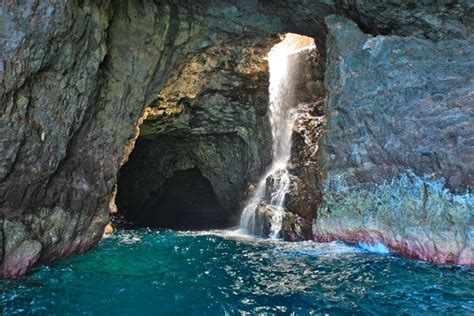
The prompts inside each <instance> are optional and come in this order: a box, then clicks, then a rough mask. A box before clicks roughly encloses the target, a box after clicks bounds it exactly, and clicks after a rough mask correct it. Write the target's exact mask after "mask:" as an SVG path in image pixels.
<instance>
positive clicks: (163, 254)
mask: <svg viewBox="0 0 474 316" xmlns="http://www.w3.org/2000/svg"><path fill="white" fill-rule="evenodd" d="M363 248H365V249H370V250H376V249H377V247H375V248H373V249H372V248H370V247H365V246H364V247H363ZM363 248H361V247H358V246H357V245H347V244H344V243H341V242H333V243H315V242H311V241H307V242H296V243H290V242H284V241H279V240H265V239H257V238H250V237H245V236H240V235H238V234H236V233H235V232H227V231H208V232H176V231H169V230H150V229H141V230H119V231H117V232H115V233H113V234H112V235H110V236H108V237H107V238H104V239H103V240H102V241H101V242H100V243H99V245H98V246H97V247H96V248H94V249H93V250H92V251H90V252H88V253H85V254H82V255H77V256H74V257H70V258H68V259H63V260H58V261H55V262H53V263H51V264H48V265H43V266H40V267H38V268H37V269H36V270H34V271H32V272H31V273H29V274H28V275H26V276H23V277H20V278H17V279H15V280H2V281H0V314H2V315H224V314H228V315H236V314H237V315H241V314H246V313H248V314H252V315H254V314H270V315H272V314H276V315H278V314H294V315H308V314H324V313H327V314H329V315H346V314H350V315H352V314H366V315H380V314H386V315H395V314H405V315H423V314H424V315H432V314H435V315H469V314H471V315H472V314H473V313H474V292H473V285H474V271H473V270H472V268H468V267H460V266H454V265H437V264H432V263H427V262H422V261H417V260H409V259H405V258H401V257H398V256H396V255H394V254H390V253H389V254H379V253H374V252H370V251H367V250H364V249H363Z"/></svg>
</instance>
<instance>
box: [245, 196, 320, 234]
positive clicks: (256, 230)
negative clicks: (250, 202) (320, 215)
mask: <svg viewBox="0 0 474 316" xmlns="http://www.w3.org/2000/svg"><path fill="white" fill-rule="evenodd" d="M253 222H254V227H252V228H251V230H252V231H251V232H249V233H251V234H252V235H255V236H261V237H264V238H268V237H272V238H281V239H283V240H287V241H301V240H308V239H311V237H312V227H311V221H308V220H306V219H304V218H302V217H300V216H298V215H296V214H293V213H291V212H288V210H286V209H284V208H282V209H279V208H278V207H276V206H274V205H270V204H266V203H260V204H259V205H258V206H257V209H256V211H255V219H254V221H253ZM272 223H274V224H275V225H277V226H278V227H279V228H280V229H279V230H278V231H275V229H273V228H272ZM272 231H274V234H275V235H274V236H272Z"/></svg>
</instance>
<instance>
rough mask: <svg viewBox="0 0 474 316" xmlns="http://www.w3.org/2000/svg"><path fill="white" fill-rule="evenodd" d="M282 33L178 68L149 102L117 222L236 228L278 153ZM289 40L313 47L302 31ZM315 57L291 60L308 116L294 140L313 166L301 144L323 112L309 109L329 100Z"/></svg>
mask: <svg viewBox="0 0 474 316" xmlns="http://www.w3.org/2000/svg"><path fill="white" fill-rule="evenodd" d="M281 35H282V34H275V35H274V36H269V37H263V38H262V37H244V38H241V39H239V40H238V41H224V42H219V43H216V44H215V45H214V46H210V47H209V48H206V49H205V50H203V51H200V52H199V53H197V55H194V56H192V57H190V59H189V60H187V61H185V62H183V64H182V65H180V66H179V67H178V68H177V69H175V71H174V72H173V73H172V74H171V76H170V78H169V79H168V81H167V82H166V84H165V85H164V87H163V88H162V89H161V91H160V93H159V95H157V96H153V98H150V101H147V102H148V105H147V106H146V108H145V112H144V116H143V117H142V121H141V124H140V126H139V128H140V130H139V133H138V138H136V142H135V146H134V148H133V151H132V152H131V154H130V156H129V157H128V162H127V163H125V164H124V165H123V166H122V168H121V169H120V174H119V179H118V190H117V195H116V199H115V200H116V205H117V207H118V211H119V212H118V214H119V216H118V217H117V218H119V219H121V217H123V219H124V220H125V221H124V222H125V223H128V225H127V226H132V227H155V228H171V229H185V230H193V229H197V230H205V229H220V228H231V227H237V226H238V224H239V220H240V215H241V210H242V208H243V206H244V205H242V202H244V201H245V200H247V199H248V198H249V196H248V195H249V194H251V192H252V187H251V185H250V186H249V184H251V183H257V182H258V181H259V179H260V177H261V176H262V174H264V173H265V172H266V171H268V170H267V169H268V166H270V164H271V162H272V158H273V157H272V153H273V150H272V147H273V143H274V141H273V136H272V132H273V130H272V126H271V124H270V116H271V115H270V114H271V113H269V100H268V97H269V82H270V78H269V67H268V53H269V51H270V50H271V49H272V47H274V46H275V45H276V44H277V43H279V42H281V40H282V37H281ZM287 37H288V38H289V40H290V41H292V46H294V48H295V49H296V50H298V49H299V48H304V47H307V46H308V45H313V44H314V42H313V40H312V39H311V38H307V37H302V36H299V35H296V34H289V35H287ZM305 52H306V50H305ZM305 54H306V53H305ZM316 57H317V56H316V55H314V54H312V53H311V54H310V53H309V52H308V54H307V56H306V55H305V56H304V58H296V55H295V56H294V57H291V58H296V59H295V60H296V61H301V62H299V63H296V62H295V63H293V64H294V65H293V67H295V69H294V72H297V73H300V76H298V78H296V77H295V85H296V88H295V89H296V90H297V91H298V97H297V100H295V101H298V108H296V104H295V108H294V110H297V111H295V113H296V112H298V113H296V114H298V115H300V116H301V117H300V116H299V117H298V119H297V120H296V121H297V122H298V124H299V125H298V126H296V125H295V126H294V128H293V136H292V138H293V140H292V143H293V147H294V148H295V150H296V151H297V152H299V153H301V154H298V155H299V156H301V157H302V159H301V164H303V165H305V166H306V161H307V160H308V159H309V158H308V159H307V158H306V157H303V156H304V155H305V153H306V152H309V151H308V150H306V149H305V148H304V147H303V146H304V144H308V141H310V140H311V137H310V136H311V135H309V136H308V135H306V134H305V131H309V130H311V131H314V130H315V129H314V126H316V125H317V123H315V122H313V121H314V118H316V116H317V113H313V112H312V111H309V110H305V109H306V108H308V109H310V108H311V109H316V108H319V106H313V105H314V100H319V99H321V98H322V96H320V95H316V94H317V93H318V91H319V90H321V89H320V87H321V86H322V73H323V71H322V69H320V66H321V65H322V63H321V62H320V59H319V58H316ZM318 102H319V101H318ZM321 104H322V103H321ZM299 105H303V107H301V108H300V106H299ZM313 123H314V124H313ZM307 125H308V126H310V125H311V126H312V127H311V128H308V126H307ZM296 130H297V131H302V132H296V133H295V131H296ZM293 164H294V166H296V167H297V168H293V169H294V170H303V169H304V168H303V167H300V166H298V165H297V162H293ZM292 172H293V173H294V171H292ZM118 223H120V222H118Z"/></svg>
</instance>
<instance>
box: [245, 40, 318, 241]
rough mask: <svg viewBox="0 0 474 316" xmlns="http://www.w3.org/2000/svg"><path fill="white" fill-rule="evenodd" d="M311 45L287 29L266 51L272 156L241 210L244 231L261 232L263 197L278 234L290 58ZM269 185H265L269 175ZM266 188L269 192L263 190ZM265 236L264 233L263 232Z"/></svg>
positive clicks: (286, 156)
mask: <svg viewBox="0 0 474 316" xmlns="http://www.w3.org/2000/svg"><path fill="white" fill-rule="evenodd" d="M307 49H315V45H314V41H313V40H312V39H310V38H308V37H305V36H300V35H297V34H292V33H288V34H286V36H285V39H284V40H283V41H282V42H280V43H278V44H277V45H275V46H273V48H272V49H271V51H270V52H269V54H268V64H269V69H270V86H269V100H270V107H269V108H270V114H269V119H270V125H271V130H272V142H273V146H272V147H273V160H272V164H271V166H270V168H269V169H268V171H267V172H266V173H265V175H264V176H263V177H262V178H261V180H260V181H259V183H258V185H257V187H256V189H255V191H254V192H253V195H252V197H251V198H250V200H249V201H248V203H247V205H246V206H245V207H244V210H243V211H242V215H241V219H240V227H239V229H240V230H241V231H243V232H245V233H248V234H253V235H262V234H264V232H263V231H262V228H261V227H260V226H261V225H262V223H260V222H259V221H258V220H257V218H258V214H257V213H258V211H259V206H260V205H261V204H262V203H263V202H264V199H265V197H267V200H266V201H265V202H266V203H267V205H268V206H270V207H269V208H267V209H269V210H271V212H272V214H271V219H270V221H271V227H270V236H269V237H271V238H273V239H276V238H278V235H279V232H280V230H281V225H282V220H283V214H284V205H283V204H284V202H285V196H286V194H287V193H288V190H289V187H290V176H289V173H288V169H287V167H288V162H289V160H290V156H291V136H292V130H293V125H294V121H295V92H296V91H295V86H296V85H295V82H294V81H295V80H294V71H295V70H294V68H293V67H292V66H293V64H292V62H294V61H295V60H294V59H292V58H290V57H291V56H292V55H293V56H294V55H295V54H297V53H298V52H300V51H302V50H307ZM270 178H271V179H272V180H273V185H271V187H268V186H267V181H268V180H269V179H270ZM267 190H270V192H266V191H267ZM265 237H267V236H265Z"/></svg>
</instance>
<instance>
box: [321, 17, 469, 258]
mask: <svg viewBox="0 0 474 316" xmlns="http://www.w3.org/2000/svg"><path fill="white" fill-rule="evenodd" d="M326 22H327V24H328V28H329V33H328V39H327V49H328V51H327V56H328V62H327V71H326V77H325V83H326V87H327V89H328V93H329V98H328V101H327V104H326V108H325V112H326V113H327V117H326V118H327V120H328V121H327V133H326V134H325V137H324V139H323V140H322V142H321V146H322V148H321V150H320V153H319V154H320V161H321V164H322V169H323V177H324V182H323V205H322V206H321V207H320V208H319V211H318V215H317V220H316V224H315V234H316V237H317V239H319V240H321V239H322V240H327V239H346V240H352V241H357V240H369V241H372V242H373V241H377V240H378V241H383V242H385V243H386V244H387V245H389V246H390V247H391V248H393V249H396V250H398V251H400V252H401V253H404V254H406V255H408V256H412V257H417V258H421V259H425V260H432V261H436V262H457V263H473V262H474V257H473V256H474V252H473V246H474V239H473V236H474V234H473V233H474V217H473V215H474V196H473V195H472V193H470V192H471V190H472V185H473V183H474V165H473V164H472V161H473V159H474V146H473V145H474V129H473V128H472V127H473V122H474V112H473V109H474V107H473V106H474V94H473V91H474V80H473V76H472V74H473V73H474V64H473V60H474V46H473V45H472V42H470V41H465V40H442V41H438V42H436V43H434V42H432V41H429V40H426V39H420V38H415V37H398V36H381V35H379V36H375V37H374V36H371V35H368V34H364V33H362V32H361V31H360V30H359V28H358V27H357V25H356V24H355V23H354V22H352V21H350V20H348V19H345V18H342V17H339V16H330V17H328V18H326Z"/></svg>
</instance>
